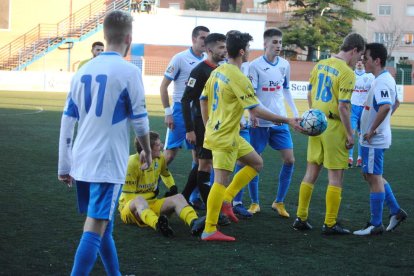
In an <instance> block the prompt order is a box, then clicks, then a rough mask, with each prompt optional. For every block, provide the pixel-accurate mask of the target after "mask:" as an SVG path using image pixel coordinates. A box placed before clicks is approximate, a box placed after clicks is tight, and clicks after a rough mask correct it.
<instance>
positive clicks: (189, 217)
mask: <svg viewBox="0 0 414 276" xmlns="http://www.w3.org/2000/svg"><path fill="white" fill-rule="evenodd" d="M180 219H181V220H183V221H184V222H185V224H187V225H188V226H190V224H191V222H192V221H193V220H195V219H198V216H197V213H196V212H195V211H194V209H193V207H191V206H190V205H187V206H185V207H184V208H183V209H181V212H180Z"/></svg>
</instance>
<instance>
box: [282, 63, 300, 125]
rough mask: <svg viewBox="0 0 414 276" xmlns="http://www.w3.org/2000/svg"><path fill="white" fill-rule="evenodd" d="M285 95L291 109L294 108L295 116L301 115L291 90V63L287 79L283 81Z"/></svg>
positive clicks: (287, 70) (288, 66)
mask: <svg viewBox="0 0 414 276" xmlns="http://www.w3.org/2000/svg"><path fill="white" fill-rule="evenodd" d="M283 96H284V97H285V100H286V102H287V103H288V105H289V107H290V110H292V113H293V117H299V112H298V109H297V107H296V105H295V101H294V100H293V96H292V93H291V92H290V64H288V65H287V67H286V72H285V80H284V82H283Z"/></svg>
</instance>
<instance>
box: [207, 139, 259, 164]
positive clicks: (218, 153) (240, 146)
mask: <svg viewBox="0 0 414 276" xmlns="http://www.w3.org/2000/svg"><path fill="white" fill-rule="evenodd" d="M252 151H254V149H253V147H252V146H251V145H250V144H249V143H248V142H247V141H246V140H245V139H244V138H242V137H241V136H238V137H237V138H236V143H235V146H234V147H233V148H232V149H230V150H212V153H213V168H215V169H222V170H226V171H231V172H232V171H233V170H234V166H235V165H236V161H237V159H239V158H240V157H242V156H245V155H247V154H249V153H251V152H252Z"/></svg>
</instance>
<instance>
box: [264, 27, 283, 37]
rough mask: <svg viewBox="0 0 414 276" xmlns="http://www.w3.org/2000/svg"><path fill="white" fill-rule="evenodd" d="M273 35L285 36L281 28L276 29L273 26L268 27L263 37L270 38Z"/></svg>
mask: <svg viewBox="0 0 414 276" xmlns="http://www.w3.org/2000/svg"><path fill="white" fill-rule="evenodd" d="M272 36H283V33H282V31H281V30H279V29H276V28H271V29H267V30H266V31H265V32H264V33H263V38H264V39H266V38H269V37H272Z"/></svg>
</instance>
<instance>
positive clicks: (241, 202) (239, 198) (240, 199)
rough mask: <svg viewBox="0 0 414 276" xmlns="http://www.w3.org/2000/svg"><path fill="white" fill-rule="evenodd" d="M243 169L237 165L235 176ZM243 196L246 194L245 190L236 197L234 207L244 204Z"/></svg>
mask: <svg viewBox="0 0 414 276" xmlns="http://www.w3.org/2000/svg"><path fill="white" fill-rule="evenodd" d="M242 168H243V166H240V165H239V164H237V163H236V166H235V168H234V172H233V174H234V175H235V174H236V173H237V172H238V171H240V170H241V169H242ZM243 194H244V188H243V189H241V190H240V192H239V193H238V194H237V195H236V196H235V197H234V199H233V206H236V205H237V204H243Z"/></svg>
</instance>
